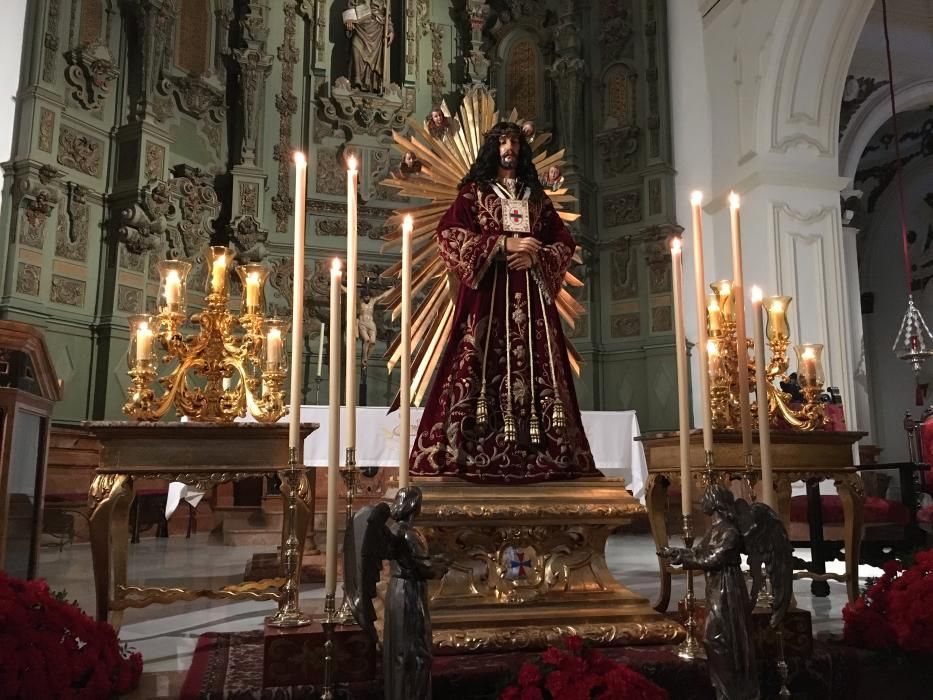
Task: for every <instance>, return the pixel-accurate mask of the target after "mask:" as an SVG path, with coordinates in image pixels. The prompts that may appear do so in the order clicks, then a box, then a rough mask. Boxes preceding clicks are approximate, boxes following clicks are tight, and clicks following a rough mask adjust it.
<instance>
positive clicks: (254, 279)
mask: <svg viewBox="0 0 933 700" xmlns="http://www.w3.org/2000/svg"><path fill="white" fill-rule="evenodd" d="M257 306H259V273H257V272H250V273H249V274H248V275H247V276H246V308H248V309H255V308H256V307H257Z"/></svg>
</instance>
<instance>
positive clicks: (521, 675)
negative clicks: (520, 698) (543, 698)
mask: <svg viewBox="0 0 933 700" xmlns="http://www.w3.org/2000/svg"><path fill="white" fill-rule="evenodd" d="M540 682H541V669H540V668H538V665H537V664H535V663H532V662H531V661H526V662H525V663H524V664H522V667H521V670H519V672H518V684H519V685H520V686H521V687H522V688H528V687H529V686H533V685H534V686H536V685H538V683H540Z"/></svg>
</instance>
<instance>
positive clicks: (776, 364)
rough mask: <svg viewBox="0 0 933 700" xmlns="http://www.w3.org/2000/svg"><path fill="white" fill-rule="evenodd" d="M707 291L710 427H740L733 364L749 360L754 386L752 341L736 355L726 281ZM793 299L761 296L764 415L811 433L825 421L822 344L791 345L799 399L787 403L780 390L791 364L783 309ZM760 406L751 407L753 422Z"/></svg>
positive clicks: (732, 304)
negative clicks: (742, 353)
mask: <svg viewBox="0 0 933 700" xmlns="http://www.w3.org/2000/svg"><path fill="white" fill-rule="evenodd" d="M710 288H711V289H712V290H713V293H712V294H709V295H708V296H707V313H706V322H707V329H708V331H709V345H708V347H707V351H708V356H709V367H708V370H709V376H710V406H711V410H712V415H713V427H714V428H717V429H738V428H739V427H740V426H741V413H740V407H739V385H738V367H739V364H738V363H739V362H746V363H747V364H748V374H749V386H750V387H754V385H755V372H756V371H757V368H756V367H755V362H754V361H753V360H752V359H750V358H749V356H748V350H751V349H754V344H753V342H752V341H751V340H748V341H747V348H746V353H745V357H742V358H740V357H739V352H738V348H737V347H736V327H735V316H734V313H733V310H734V307H735V297H734V294H733V291H732V283H731V281H729V280H721V281H719V282H713V283H712V284H711V285H710ZM791 301H792V299H791V297H787V296H773V297H767V298H766V299H764V300H763V303H764V307H765V310H766V312H767V328H766V337H767V342H768V349H769V350H770V351H771V359H770V361H769V362H768V364H767V367H765V368H764V371H765V372H766V373H767V374H766V377H767V387H768V390H767V393H768V406H767V411H768V413H767V415H768V416H769V417H771V416H775V417H776V416H780V417H781V418H782V419H783V420H784V422H786V423H787V425H788V426H790V428H792V429H794V430H801V431H811V430H815V429H817V428H820V427H822V426H823V425H825V424H826V422H827V418H826V413H825V411H824V408H823V403H822V402H821V401H820V394H821V393H822V391H823V381H824V377H823V366H822V352H823V346H822V345H818V344H806V345H797V346H795V348H794V349H795V351H796V354H797V378H798V382H799V384H800V390H801V394H802V396H803V401H802V402H800V403H799V405H797V406H795V405H792V404H793V403H794V402H793V400H792V399H793V397H792V396H791V395H790V394H789V393H787V392H786V391H784V390H782V389H781V388H780V386H779V383H780V382H786V381H787V379H788V375H787V370H788V368H789V366H790V363H789V360H788V357H787V350H788V348H789V347H790V324H789V323H788V321H787V307H788V306H789V305H790V303H791ZM759 412H760V409H759V407H758V405H757V404H753V405H752V413H753V415H754V420H755V422H756V423H757V420H758V413H759Z"/></svg>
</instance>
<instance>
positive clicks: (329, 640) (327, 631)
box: [321, 593, 337, 700]
mask: <svg viewBox="0 0 933 700" xmlns="http://www.w3.org/2000/svg"><path fill="white" fill-rule="evenodd" d="M336 607H337V606H336V602H335V596H334V594H333V593H328V594H327V595H325V596H324V620H323V621H322V622H321V626H322V627H323V628H324V688H323V690H322V692H321V700H333V699H334V673H335V671H336V669H335V668H334V666H335V663H334V662H335V658H334V627H335V626H336V625H337V622H336V613H335V612H334V611H335V609H336Z"/></svg>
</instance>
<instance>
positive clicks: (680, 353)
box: [671, 238, 693, 515]
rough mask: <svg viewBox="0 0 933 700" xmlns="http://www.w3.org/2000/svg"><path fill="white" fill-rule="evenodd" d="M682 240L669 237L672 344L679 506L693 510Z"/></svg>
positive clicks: (685, 511) (685, 512)
mask: <svg viewBox="0 0 933 700" xmlns="http://www.w3.org/2000/svg"><path fill="white" fill-rule="evenodd" d="M681 253H682V250H681V242H680V239H679V238H675V239H674V240H673V241H671V283H672V287H673V295H674V344H675V345H676V346H677V347H676V348H675V350H676V352H677V355H676V357H677V415H678V418H679V427H680V432H679V436H680V506H681V508H682V509H683V513H684V514H685V515H686V514H688V513H691V512H693V496H692V493H691V491H692V490H693V489H692V486H693V484H692V483H691V475H690V408H689V405H688V403H687V402H688V398H687V381H688V379H687V334H686V330H685V328H684V268H683V261H682V255H681Z"/></svg>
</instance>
